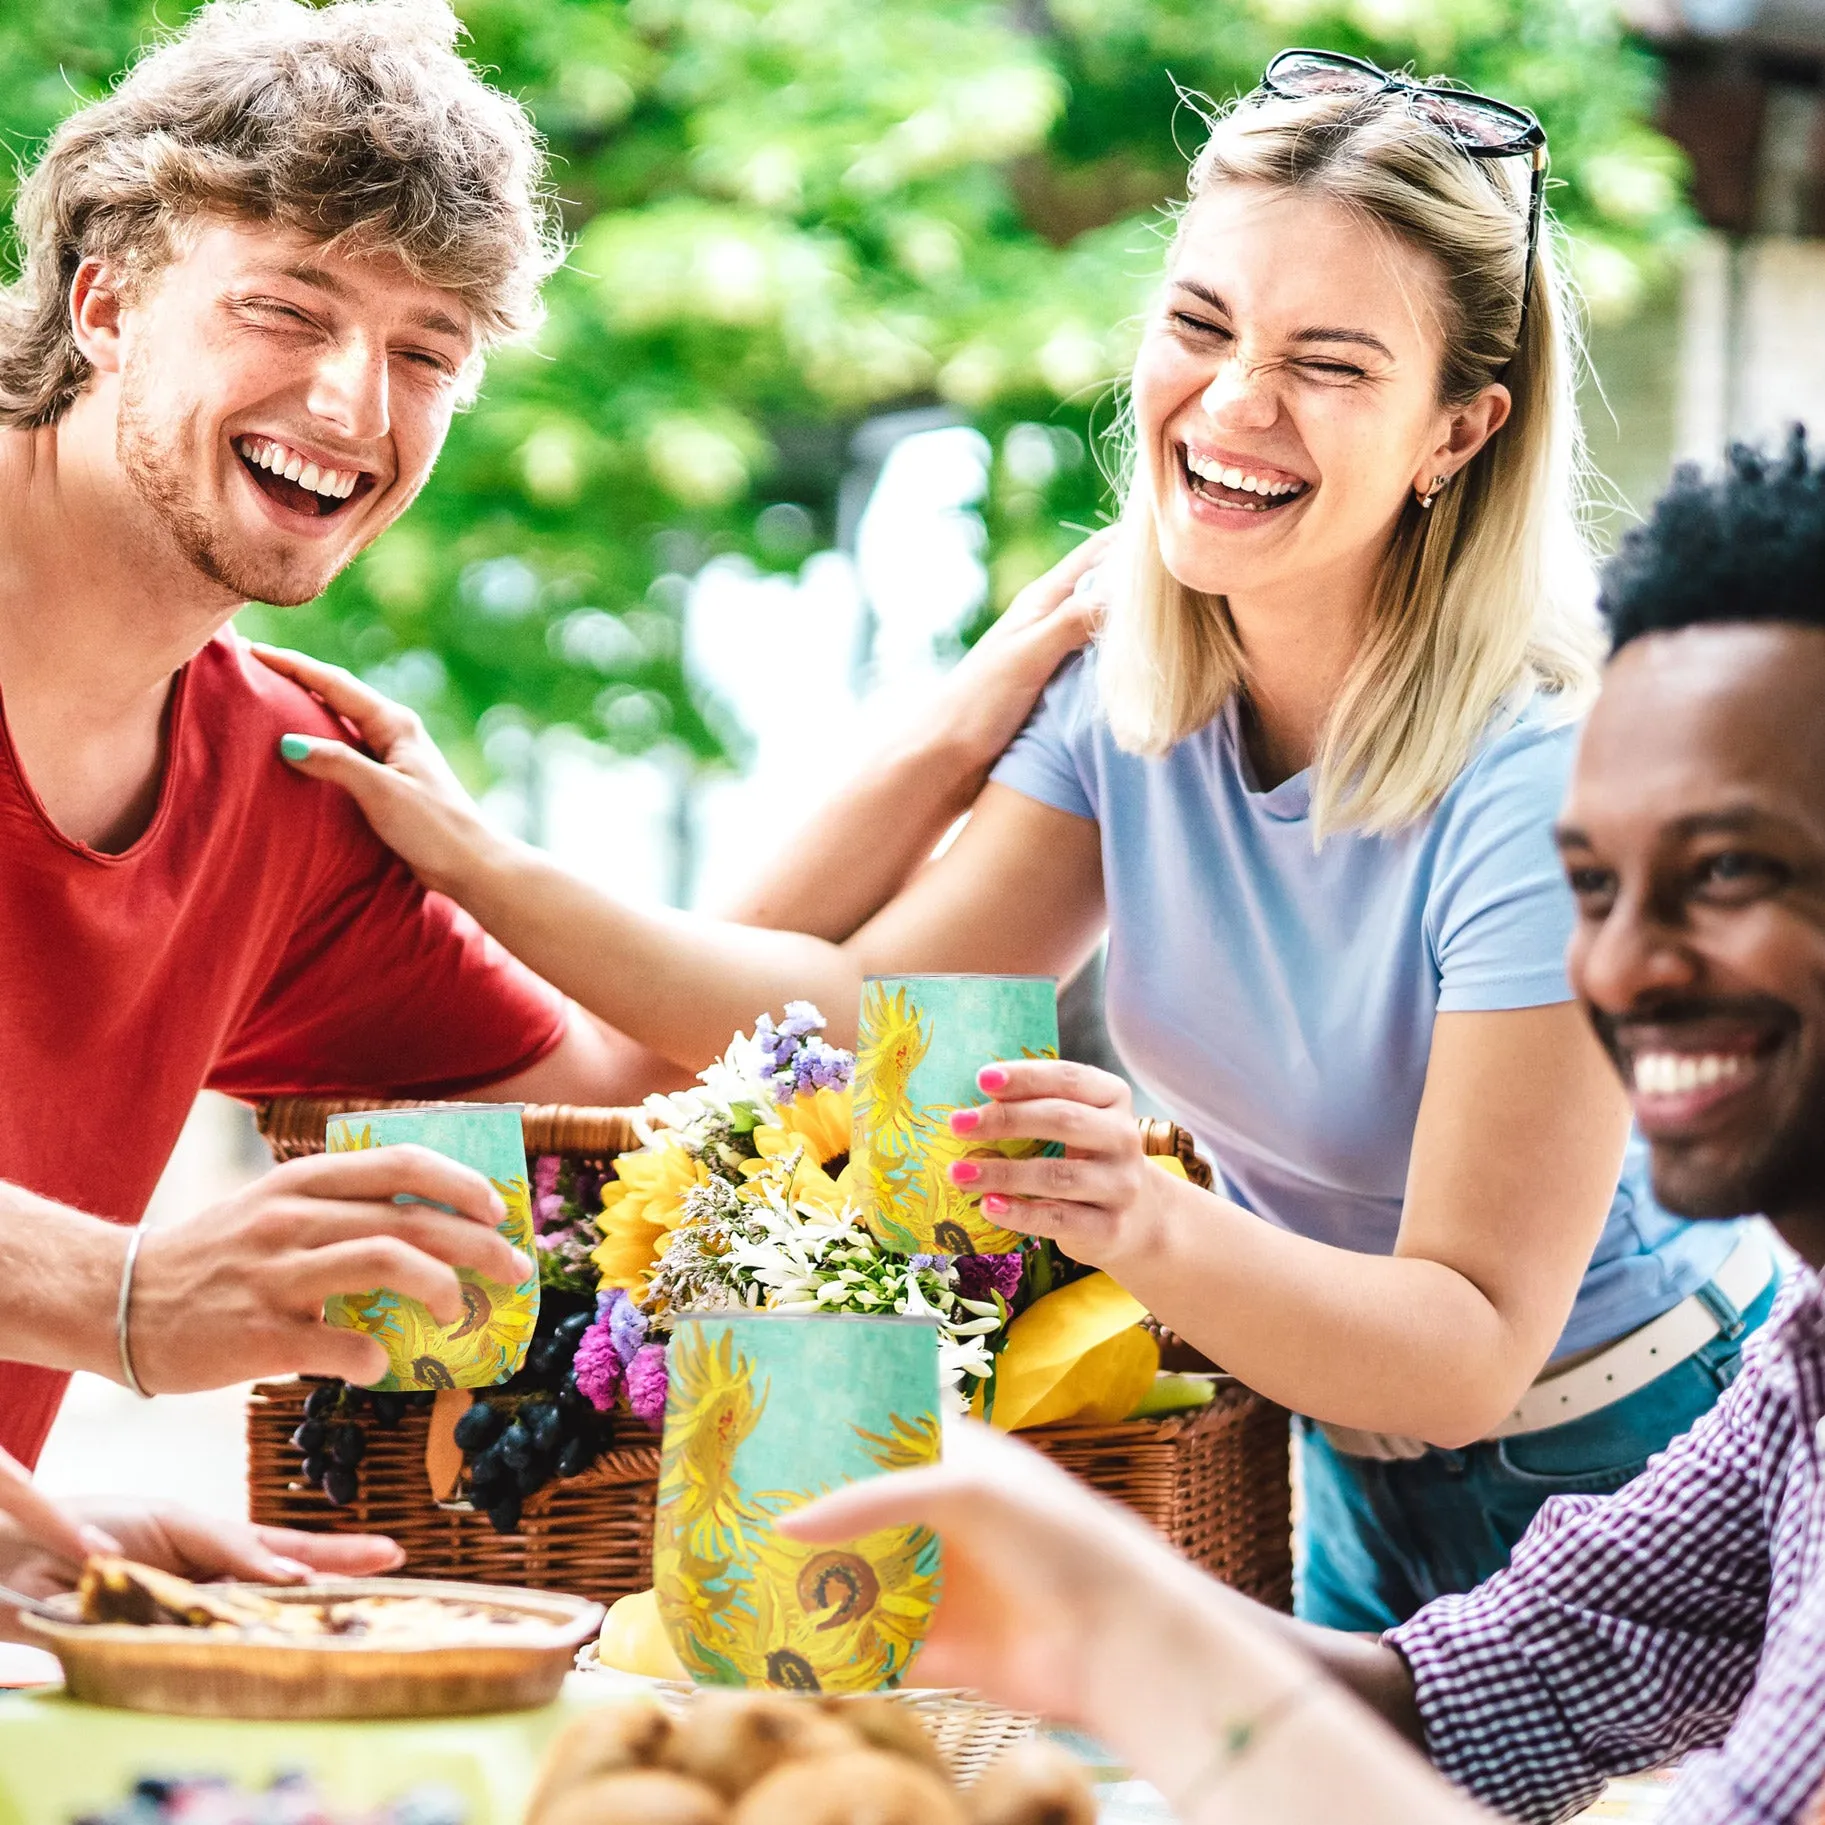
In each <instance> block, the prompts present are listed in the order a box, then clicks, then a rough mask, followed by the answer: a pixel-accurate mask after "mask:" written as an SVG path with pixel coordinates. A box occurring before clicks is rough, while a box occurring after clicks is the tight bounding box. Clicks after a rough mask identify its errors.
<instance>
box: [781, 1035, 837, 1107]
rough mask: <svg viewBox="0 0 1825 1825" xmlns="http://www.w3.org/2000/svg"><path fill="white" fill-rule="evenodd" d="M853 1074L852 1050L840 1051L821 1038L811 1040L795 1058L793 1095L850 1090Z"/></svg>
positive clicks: (807, 1041) (793, 1065) (793, 1062)
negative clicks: (849, 1051) (850, 1051)
mask: <svg viewBox="0 0 1825 1825" xmlns="http://www.w3.org/2000/svg"><path fill="white" fill-rule="evenodd" d="M854 1075H855V1059H854V1057H853V1056H852V1055H851V1054H850V1053H848V1052H841V1051H838V1050H837V1048H836V1047H835V1046H832V1045H826V1044H825V1043H824V1041H823V1040H821V1039H808V1040H806V1042H805V1043H804V1045H803V1046H801V1047H800V1048H799V1053H798V1056H797V1057H796V1058H794V1059H793V1061H792V1095H794V1096H810V1095H812V1094H814V1093H815V1092H816V1091H819V1090H847V1089H848V1088H849V1084H850V1080H851V1078H852V1077H853V1076H854ZM782 1100H785V1099H782Z"/></svg>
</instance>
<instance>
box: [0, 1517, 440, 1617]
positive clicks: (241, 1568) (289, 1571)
mask: <svg viewBox="0 0 1825 1825" xmlns="http://www.w3.org/2000/svg"><path fill="white" fill-rule="evenodd" d="M64 1507H65V1509H66V1511H67V1513H68V1515H69V1518H70V1522H71V1525H72V1527H73V1528H78V1529H81V1530H82V1531H83V1532H85V1533H93V1534H95V1535H96V1536H97V1537H98V1539H99V1540H101V1541H105V1542H110V1543H112V1550H114V1551H117V1552H119V1553H121V1554H123V1555H124V1556H125V1557H127V1558H129V1559H135V1560H137V1561H138V1562H139V1563H140V1564H142V1565H153V1566H157V1567H158V1568H159V1570H161V1571H168V1572H176V1573H177V1574H178V1576H179V1577H183V1578H189V1579H191V1580H193V1581H194V1582H197V1583H206V1582H208V1581H209V1580H211V1579H216V1578H239V1579H244V1580H247V1581H249V1582H251V1583H256V1584H302V1583H304V1582H305V1581H307V1580H308V1579H311V1578H314V1577H331V1578H372V1577H376V1576H378V1575H379V1574H380V1573H381V1572H390V1571H392V1570H394V1569H395V1568H396V1567H398V1566H400V1565H402V1564H404V1563H405V1554H404V1553H403V1552H401V1551H400V1549H399V1548H398V1547H397V1546H396V1545H395V1544H394V1543H393V1542H392V1541H391V1540H384V1539H382V1538H380V1537H379V1536H378V1535H376V1534H310V1533H295V1532H293V1531H292V1530H291V1529H290V1528H286V1527H255V1526H254V1525H252V1524H251V1523H250V1522H247V1521H228V1520H222V1519H220V1518H218V1517H217V1516H214V1515H205V1514H197V1513H195V1512H193V1511H191V1510H190V1509H186V1508H179V1507H176V1506H175V1505H171V1504H165V1503H143V1502H134V1501H131V1500H130V1499H128V1498H126V1497H98V1498H95V1499H93V1500H88V1501H82V1502H68V1503H65V1504H64ZM80 1570H81V1565H80V1561H79V1560H78V1561H72V1560H71V1559H69V1558H66V1557H60V1556H59V1555H57V1554H55V1553H52V1552H49V1551H47V1550H46V1549H45V1548H44V1547H43V1546H41V1545H39V1544H38V1543H37V1542H35V1541H33V1540H30V1539H28V1538H27V1537H26V1536H25V1535H24V1533H22V1532H21V1531H20V1529H19V1527H18V1525H17V1523H15V1522H12V1521H10V1520H7V1521H0V1584H7V1585H10V1586H11V1587H12V1588H13V1589H14V1590H16V1591H20V1592H22V1593H23V1594H24V1595H26V1596H28V1597H50V1596H55V1595H56V1593H57V1592H58V1591H67V1590H70V1589H72V1588H73V1587H74V1586H75V1583H76V1579H77V1576H78V1575H79V1573H80Z"/></svg>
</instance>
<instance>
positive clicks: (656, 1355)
mask: <svg viewBox="0 0 1825 1825" xmlns="http://www.w3.org/2000/svg"><path fill="white" fill-rule="evenodd" d="M667 1382H668V1378H667V1376H666V1371H665V1345H664V1344H662V1343H647V1344H642V1345H641V1346H640V1348H639V1349H638V1350H636V1351H635V1352H634V1360H633V1361H632V1362H630V1363H629V1364H628V1365H627V1404H628V1406H629V1407H630V1408H632V1409H633V1413H634V1417H635V1418H636V1419H642V1420H645V1421H646V1423H647V1424H648V1425H649V1426H651V1427H652V1429H653V1430H654V1431H655V1432H657V1431H658V1430H659V1429H660V1428H661V1427H662V1426H663V1425H664V1424H665V1391H666V1387H667Z"/></svg>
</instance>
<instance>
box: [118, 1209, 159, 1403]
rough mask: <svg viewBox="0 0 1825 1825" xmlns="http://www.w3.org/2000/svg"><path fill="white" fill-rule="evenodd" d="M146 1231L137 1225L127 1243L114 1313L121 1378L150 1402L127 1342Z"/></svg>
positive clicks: (131, 1347) (149, 1395) (130, 1346)
mask: <svg viewBox="0 0 1825 1825" xmlns="http://www.w3.org/2000/svg"><path fill="white" fill-rule="evenodd" d="M145 1239H146V1231H145V1228H144V1227H143V1225H139V1224H136V1225H135V1226H134V1229H133V1234H132V1236H131V1237H130V1238H129V1239H128V1242H127V1259H126V1262H125V1264H124V1265H123V1266H122V1268H121V1270H120V1303H119V1305H118V1306H117V1307H116V1308H115V1312H114V1337H115V1341H116V1342H118V1343H119V1345H120V1378H121V1380H122V1381H124V1382H125V1383H126V1384H127V1386H128V1387H129V1388H131V1389H132V1390H133V1392H134V1393H135V1394H137V1395H138V1396H139V1397H140V1399H141V1400H150V1399H151V1398H152V1396H151V1394H150V1393H149V1392H148V1390H147V1389H146V1388H144V1387H143V1386H141V1384H140V1379H139V1376H138V1374H137V1373H136V1372H135V1370H134V1367H133V1346H132V1345H131V1344H130V1343H129V1342H128V1341H127V1308H128V1306H129V1305H131V1304H132V1303H133V1264H134V1262H136V1261H137V1260H138V1259H139V1245H140V1244H141V1243H142V1242H143V1241H145Z"/></svg>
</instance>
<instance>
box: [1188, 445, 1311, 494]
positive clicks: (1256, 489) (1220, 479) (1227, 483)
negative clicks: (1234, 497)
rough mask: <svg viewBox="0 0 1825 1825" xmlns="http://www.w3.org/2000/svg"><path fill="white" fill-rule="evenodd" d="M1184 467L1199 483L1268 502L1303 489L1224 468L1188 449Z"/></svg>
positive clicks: (1296, 483)
mask: <svg viewBox="0 0 1825 1825" xmlns="http://www.w3.org/2000/svg"><path fill="white" fill-rule="evenodd" d="M1185 467H1186V468H1187V469H1189V470H1190V471H1191V473H1192V474H1193V475H1195V476H1197V477H1198V478H1199V479H1200V480H1201V481H1206V482H1215V483H1218V484H1219V485H1220V486H1222V487H1225V488H1234V489H1235V490H1236V491H1237V492H1238V493H1241V494H1254V495H1259V496H1261V497H1262V498H1263V499H1268V500H1277V499H1280V498H1282V497H1283V496H1285V495H1289V494H1297V493H1300V492H1302V489H1303V484H1302V483H1299V482H1286V481H1269V480H1268V479H1267V478H1266V477H1265V476H1260V475H1253V474H1251V473H1250V472H1249V471H1248V470H1246V469H1239V468H1233V467H1231V468H1225V467H1224V465H1223V464H1222V463H1219V462H1214V461H1212V460H1211V459H1210V458H1209V457H1205V456H1199V455H1197V454H1196V452H1194V451H1192V450H1189V449H1188V450H1186V452H1185Z"/></svg>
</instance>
